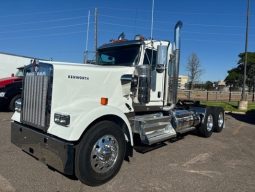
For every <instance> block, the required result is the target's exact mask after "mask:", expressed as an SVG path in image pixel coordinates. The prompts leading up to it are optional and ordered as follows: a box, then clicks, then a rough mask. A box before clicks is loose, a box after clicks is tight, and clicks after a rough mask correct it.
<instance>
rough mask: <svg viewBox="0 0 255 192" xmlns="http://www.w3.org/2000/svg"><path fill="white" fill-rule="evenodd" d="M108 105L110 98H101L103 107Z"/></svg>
mask: <svg viewBox="0 0 255 192" xmlns="http://www.w3.org/2000/svg"><path fill="white" fill-rule="evenodd" d="M107 104H108V98H105V97H101V105H107Z"/></svg>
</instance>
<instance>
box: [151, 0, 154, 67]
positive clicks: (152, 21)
mask: <svg viewBox="0 0 255 192" xmlns="http://www.w3.org/2000/svg"><path fill="white" fill-rule="evenodd" d="M153 23H154V0H152V7H151V65H152V64H153V41H152V40H153Z"/></svg>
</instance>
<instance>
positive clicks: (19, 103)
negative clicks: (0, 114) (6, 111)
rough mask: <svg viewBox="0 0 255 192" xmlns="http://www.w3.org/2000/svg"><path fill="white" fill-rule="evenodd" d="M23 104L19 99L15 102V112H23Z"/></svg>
mask: <svg viewBox="0 0 255 192" xmlns="http://www.w3.org/2000/svg"><path fill="white" fill-rule="evenodd" d="M21 104H22V100H21V99H18V100H17V101H15V111H17V112H20V111H21Z"/></svg>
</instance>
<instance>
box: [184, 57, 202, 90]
mask: <svg viewBox="0 0 255 192" xmlns="http://www.w3.org/2000/svg"><path fill="white" fill-rule="evenodd" d="M186 70H187V72H188V77H189V85H190V89H193V85H194V82H195V81H197V80H199V78H200V76H201V74H202V69H201V64H200V61H199V58H198V56H197V55H196V54H195V53H192V54H191V55H190V56H189V58H188V63H187V66H186Z"/></svg>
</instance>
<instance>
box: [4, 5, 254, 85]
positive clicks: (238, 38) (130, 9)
mask: <svg viewBox="0 0 255 192" xmlns="http://www.w3.org/2000/svg"><path fill="white" fill-rule="evenodd" d="M246 7H247V1H246V0H233V1H227V0H214V1H205V0H192V1H188V0H178V1H173V0H154V17H153V20H154V25H153V33H152V34H153V39H158V40H170V41H173V36H174V26H175V23H176V22H177V21H178V20H181V21H182V22H183V28H182V32H181V38H182V39H181V66H180V74H181V75H186V74H187V71H186V65H187V60H188V57H189V56H190V55H191V54H192V53H195V54H196V55H197V56H198V57H199V60H200V64H201V67H202V69H203V74H202V75H201V77H200V80H201V81H207V80H209V81H218V80H223V79H225V77H226V75H227V71H228V70H230V69H231V68H233V67H235V66H236V65H237V61H238V54H239V53H241V52H244V47H245V28H246V23H245V22H246ZM95 8H97V9H98V45H99V46H100V45H102V44H104V43H108V42H109V41H110V40H111V39H116V38H117V37H118V36H119V34H120V33H122V32H124V33H125V35H126V38H127V39H133V38H134V36H135V35H136V34H142V35H143V36H144V37H146V38H150V36H151V20H152V19H151V18H152V0H128V1H127V0H115V1H114V0H43V1H42V0H40V1H39V0H22V1H20V0H10V1H1V3H0V52H6V53H13V54H18V55H25V56H30V57H35V58H42V59H53V60H56V61H70V62H79V63H81V62H83V58H84V51H85V49H86V32H87V28H88V13H89V11H90V19H89V24H90V25H89V36H88V37H89V38H88V50H89V51H93V50H94V10H95ZM249 27H250V28H249V42H248V51H250V52H255V0H250V25H249Z"/></svg>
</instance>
